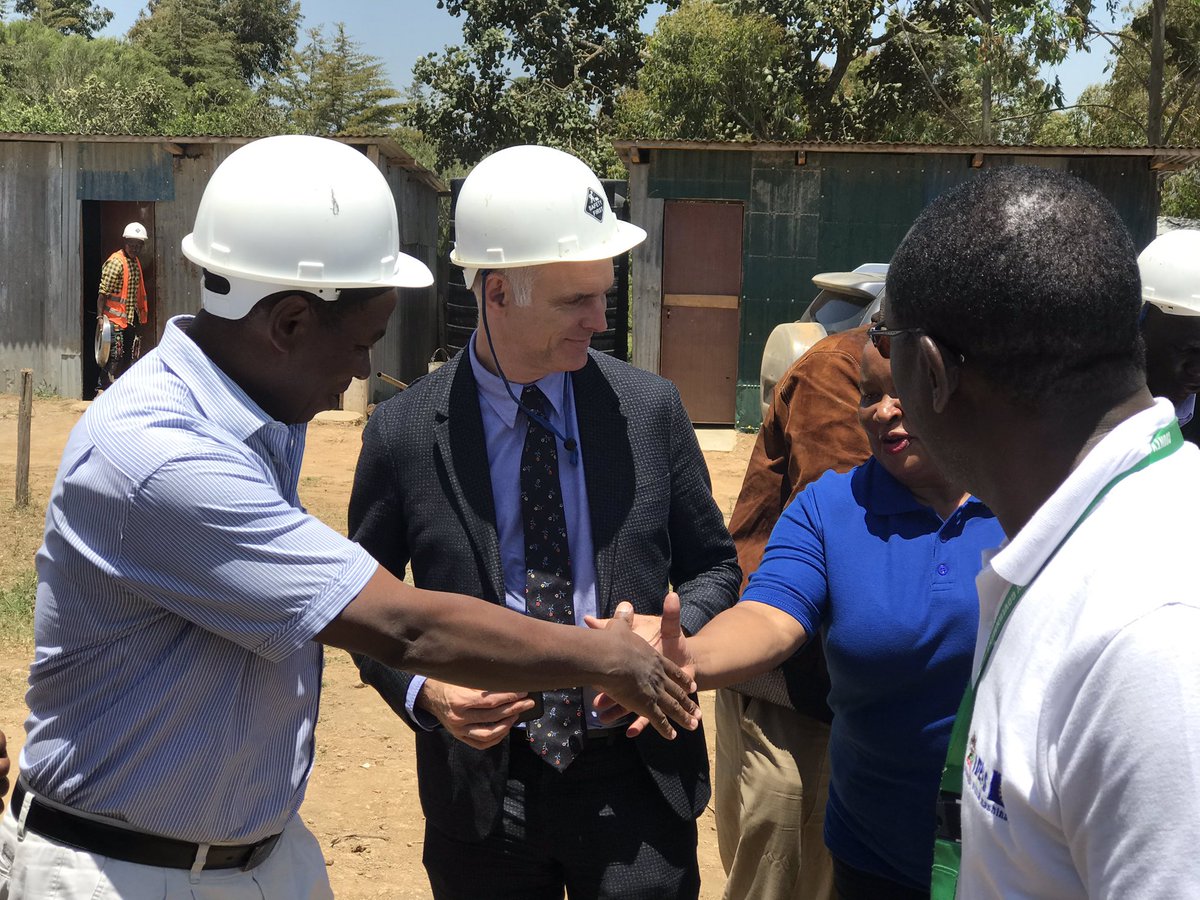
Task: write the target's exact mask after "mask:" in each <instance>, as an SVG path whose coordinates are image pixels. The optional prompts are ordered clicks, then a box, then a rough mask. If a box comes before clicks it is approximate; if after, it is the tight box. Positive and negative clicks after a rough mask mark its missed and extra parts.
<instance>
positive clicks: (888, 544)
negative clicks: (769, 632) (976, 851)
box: [742, 459, 1004, 890]
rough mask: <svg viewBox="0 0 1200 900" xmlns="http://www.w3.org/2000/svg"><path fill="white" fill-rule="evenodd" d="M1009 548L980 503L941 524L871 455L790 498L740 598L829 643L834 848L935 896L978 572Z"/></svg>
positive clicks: (830, 836)
mask: <svg viewBox="0 0 1200 900" xmlns="http://www.w3.org/2000/svg"><path fill="white" fill-rule="evenodd" d="M1003 540H1004V533H1003V531H1002V530H1001V528H1000V525H999V523H998V522H997V521H996V519H995V517H994V516H993V515H992V513H991V511H990V510H989V509H988V508H987V507H986V506H984V505H983V504H982V503H980V502H979V501H978V500H975V499H974V498H971V499H969V500H968V501H967V502H966V503H964V504H963V505H962V506H961V507H960V508H959V509H958V510H957V511H955V512H954V513H953V514H952V515H951V516H950V517H949V518H948V519H947V520H946V521H944V522H943V521H942V520H941V519H940V518H939V517H938V515H937V514H936V513H935V512H934V511H933V510H932V509H930V508H928V507H926V506H922V505H921V504H920V503H919V502H918V501H917V500H916V498H915V497H913V495H912V494H911V493H910V492H909V491H908V489H907V488H905V487H904V486H903V485H902V484H900V483H899V482H898V481H896V479H894V478H893V477H892V476H891V475H889V474H888V472H887V470H886V469H884V468H883V466H881V465H880V464H879V463H878V462H877V461H876V460H874V459H870V460H868V461H867V462H866V463H864V464H863V465H861V466H859V467H858V468H856V469H853V470H851V471H850V472H846V473H836V472H829V473H827V474H825V475H824V476H823V477H822V478H821V479H819V480H818V481H817V482H815V483H814V484H812V485H810V486H809V487H808V488H807V489H806V490H805V491H803V492H802V493H800V494H799V495H798V496H797V497H796V499H795V500H794V501H792V503H791V504H790V505H789V506H788V507H787V509H786V510H784V512H783V515H782V516H781V517H780V519H779V522H778V523H777V524H776V526H775V530H774V531H773V532H772V533H771V539H770V541H769V542H768V544H767V549H766V552H765V554H764V555H763V561H762V565H760V566H759V568H758V571H756V572H755V573H754V575H753V576H752V577H751V579H750V583H749V584H748V585H747V587H746V590H745V592H744V593H743V595H742V600H743V601H745V600H754V601H757V602H759V603H765V604H767V605H769V606H773V607H775V608H777V609H780V610H783V611H784V612H786V613H788V614H789V615H791V616H794V617H795V618H796V620H797V621H798V622H800V624H801V625H803V626H804V630H805V631H806V632H807V633H808V634H809V635H813V634H816V633H817V632H818V631H819V632H820V634H821V638H822V640H823V641H824V642H825V656H826V659H827V661H828V665H829V678H830V682H831V683H832V690H831V691H830V693H829V705H830V707H831V708H832V709H833V716H834V718H833V730H832V734H831V737H830V745H829V746H830V763H831V766H832V770H833V777H832V781H831V784H830V787H829V803H828V806H827V809H826V815H825V842H826V844H828V846H829V849H830V851H831V852H832V853H833V855H834V856H836V857H837V858H839V859H841V860H842V861H843V862H845V863H847V864H849V865H851V866H854V867H855V868H858V869H862V870H863V871H866V872H870V873H872V874H875V875H879V876H881V877H884V878H890V879H892V880H893V881H897V882H900V883H903V884H908V885H911V886H912V887H914V888H922V889H926V890H927V889H928V888H929V873H930V866H931V865H932V862H933V834H934V803H935V800H936V797H937V790H938V780H939V778H940V777H941V771H942V764H943V763H944V762H945V758H946V747H947V745H948V744H949V742H950V728H951V726H952V724H953V722H954V714H955V712H956V711H957V709H958V703H959V700H960V699H961V698H962V693H963V689H964V687H965V686H966V683H967V678H968V677H969V675H970V672H971V658H972V655H973V653H974V650H975V632H976V627H977V626H978V623H979V599H978V596H977V595H976V592H975V576H976V575H977V574H978V572H979V570H980V568H981V566H982V559H981V554H982V552H983V551H984V550H986V549H990V548H993V547H996V546H998V545H999V544H1000V543H1001V542H1002V541H1003Z"/></svg>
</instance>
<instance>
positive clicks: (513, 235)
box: [450, 146, 646, 287]
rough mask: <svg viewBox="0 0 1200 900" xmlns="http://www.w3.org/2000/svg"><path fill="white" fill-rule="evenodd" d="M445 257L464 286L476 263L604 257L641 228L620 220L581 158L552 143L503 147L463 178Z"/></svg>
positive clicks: (638, 238)
mask: <svg viewBox="0 0 1200 900" xmlns="http://www.w3.org/2000/svg"><path fill="white" fill-rule="evenodd" d="M454 237H455V241H454V249H453V250H452V251H451V253H450V261H451V262H452V263H454V264H455V265H457V266H462V267H463V270H464V271H463V275H464V280H465V282H466V285H467V287H470V286H471V285H472V284H473V283H474V281H475V275H476V273H477V272H478V271H479V270H480V269H511V268H515V267H517V266H536V265H544V264H546V263H554V262H583V261H591V260H597V259H611V258H612V257H614V256H618V255H620V254H622V253H624V252H625V251H626V250H628V249H630V248H631V247H634V246H636V245H638V244H640V243H641V242H642V241H643V240H645V238H646V232H644V231H643V230H642V229H640V228H638V227H637V226H636V225H631V224H629V223H628V222H620V221H618V220H617V217H616V215H614V213H613V211H612V207H610V206H609V205H608V199H607V198H606V197H605V195H604V186H603V185H601V184H600V179H598V178H597V177H596V175H595V173H594V172H592V170H591V169H589V168H588V167H587V165H586V164H585V163H584V162H583V161H581V160H579V159H576V158H575V157H574V156H572V155H571V154H570V153H564V152H563V151H562V150H555V149H554V148H553V147H535V146H523V147H509V148H507V149H505V150H499V151H497V152H496V153H493V154H492V155H491V156H489V157H487V158H486V159H484V160H483V161H482V162H480V163H479V165H477V166H476V167H475V168H474V169H472V170H471V174H470V175H468V176H467V178H466V180H465V181H463V185H462V190H461V191H460V192H459V194H458V205H457V206H456V207H455V212H454Z"/></svg>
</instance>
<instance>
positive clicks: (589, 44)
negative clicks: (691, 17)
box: [406, 0, 678, 173]
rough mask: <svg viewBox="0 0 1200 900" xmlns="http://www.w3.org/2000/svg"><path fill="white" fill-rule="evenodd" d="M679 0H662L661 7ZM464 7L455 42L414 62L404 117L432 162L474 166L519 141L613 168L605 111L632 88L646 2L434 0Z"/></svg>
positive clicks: (453, 8)
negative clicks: (430, 151) (459, 40)
mask: <svg viewBox="0 0 1200 900" xmlns="http://www.w3.org/2000/svg"><path fill="white" fill-rule="evenodd" d="M677 2H678V0H668V2H667V5H668V7H673V6H674V5H676V3H677ZM438 5H439V6H443V7H444V8H445V9H446V10H447V11H448V12H449V13H450V14H451V15H454V16H459V15H465V17H466V18H465V19H464V21H463V38H464V43H463V44H462V45H461V46H455V47H447V48H445V50H443V51H442V52H441V53H440V54H439V53H430V54H428V55H426V56H424V57H422V58H421V59H419V60H418V61H417V63H416V65H415V66H414V67H413V75H414V77H415V79H416V82H417V84H418V86H419V87H418V90H417V91H416V92H415V93H414V95H413V97H412V102H411V103H410V105H409V108H408V113H407V116H406V124H408V125H410V126H412V127H415V128H416V129H418V130H419V131H420V132H421V133H422V134H423V135H425V137H426V138H427V139H428V140H429V141H430V142H431V143H432V144H433V145H434V146H435V147H436V148H437V152H436V156H437V160H438V164H439V166H441V167H446V166H449V165H453V164H455V163H458V164H463V165H473V164H474V163H476V162H478V161H479V160H480V159H482V158H483V157H484V156H486V155H487V154H488V153H491V152H492V151H494V150H497V149H499V148H501V147H506V146H510V145H512V144H518V143H545V144H551V145H553V146H557V147H561V148H562V149H565V150H569V151H571V152H573V153H575V154H576V155H577V156H579V157H581V158H582V159H584V160H585V161H586V162H588V164H589V165H591V166H592V167H593V168H594V169H597V170H598V171H600V172H602V173H603V172H605V171H607V170H610V169H617V170H619V163H618V162H617V160H616V157H615V155H614V154H613V152H612V147H611V135H610V132H609V127H610V126H609V116H610V114H611V113H612V110H613V104H614V99H615V97H616V95H617V93H618V91H619V90H620V89H621V88H623V87H627V86H631V85H632V83H633V80H634V76H635V74H636V72H637V70H638V68H639V67H640V65H641V56H640V52H641V49H642V44H643V42H644V40H645V36H644V35H643V34H642V31H641V27H640V25H639V24H638V23H639V21H640V19H641V17H642V15H643V13H644V12H645V11H646V8H647V6H649V5H650V3H649V0H592V2H588V3H570V2H566V0H439V4H438Z"/></svg>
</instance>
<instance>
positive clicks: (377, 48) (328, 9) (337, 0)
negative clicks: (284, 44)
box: [100, 0, 1105, 102]
mask: <svg viewBox="0 0 1200 900" xmlns="http://www.w3.org/2000/svg"><path fill="white" fill-rule="evenodd" d="M100 3H101V5H102V6H106V7H108V8H109V9H111V10H112V11H113V19H112V22H111V23H110V24H109V26H108V28H107V29H105V31H104V32H103V33H104V34H108V35H111V36H120V35H123V34H125V32H126V31H128V30H129V26H131V25H132V24H133V23H134V21H135V20H136V19H137V16H138V13H139V12H140V11H141V10H142V9H144V8H145V6H146V3H145V0H100ZM301 10H302V11H303V13H304V21H303V22H302V23H301V25H302V27H304V28H313V27H316V26H318V25H324V26H326V31H329V30H331V29H330V27H331V26H332V25H333V23H334V22H338V21H341V22H345V23H346V30H347V31H348V32H349V33H350V35H351V36H352V37H353V38H354V40H356V41H358V42H359V43H360V44H361V45H362V49H363V50H364V51H365V52H366V53H369V54H371V55H372V56H377V57H379V59H381V60H383V62H384V63H385V65H386V66H387V71H388V74H389V76H390V77H391V79H392V82H393V84H395V86H396V87H397V88H399V89H401V90H403V89H404V88H406V87H407V86H408V85H409V83H410V82H411V80H412V66H413V63H414V62H415V61H416V59H417V57H419V56H422V55H424V54H426V53H429V52H430V51H434V50H440V49H441V48H442V47H444V46H446V45H447V44H455V43H458V42H459V40H460V38H461V36H462V30H461V24H460V22H459V20H457V19H454V18H452V17H451V16H450V15H449V14H448V13H447V12H446V11H445V10H444V9H438V7H437V3H436V0H301ZM661 12H662V6H661V5H660V4H654V5H653V6H652V8H651V11H650V12H649V13H648V15H647V16H646V18H645V19H644V20H643V27H644V28H645V29H646V30H647V31H649V30H652V29H653V27H654V22H655V21H656V20H657V19H658V17H659V15H660V14H661ZM1104 61H1105V55H1104V53H1102V52H1100V51H1099V50H1097V51H1093V52H1092V53H1077V54H1073V55H1072V56H1071V57H1070V58H1069V59H1068V60H1067V62H1066V63H1064V64H1063V65H1062V66H1060V67H1059V68H1058V71H1057V74H1058V76H1059V78H1060V79H1061V80H1062V85H1063V90H1064V92H1065V94H1066V97H1067V100H1068V102H1073V101H1074V100H1075V99H1076V98H1077V97H1078V96H1079V92H1080V91H1082V90H1083V89H1084V88H1085V87H1087V86H1088V85H1089V84H1093V83H1095V82H1098V81H1102V80H1103V79H1104V73H1103V67H1104Z"/></svg>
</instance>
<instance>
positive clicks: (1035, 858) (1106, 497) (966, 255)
mask: <svg viewBox="0 0 1200 900" xmlns="http://www.w3.org/2000/svg"><path fill="white" fill-rule="evenodd" d="M887 297H888V300H887V306H886V308H885V311H884V322H883V323H882V324H881V326H880V335H879V338H880V343H882V344H884V345H886V347H887V350H888V351H889V352H890V356H891V359H892V371H893V373H894V377H895V381H896V385H897V387H898V388H899V391H900V394H901V396H902V398H903V401H904V410H905V413H906V415H907V416H908V417H909V418H910V419H911V420H912V421H913V428H914V430H915V431H918V432H919V433H920V434H921V435H922V436H923V437H924V438H925V441H926V444H927V446H928V447H929V448H930V452H931V453H933V454H935V456H936V458H937V461H938V463H939V465H940V466H941V467H942V469H943V470H944V471H945V472H947V474H948V475H951V476H952V477H953V478H954V479H955V480H956V481H957V482H959V483H961V484H963V485H965V486H966V487H968V488H969V489H970V490H971V492H972V493H973V494H975V495H976V496H978V497H979V498H980V499H981V500H983V501H984V502H985V503H987V505H988V506H989V507H991V509H992V510H994V511H995V513H996V516H997V517H998V519H999V520H1000V523H1001V524H1002V525H1003V527H1004V530H1005V532H1006V534H1007V536H1008V540H1007V541H1006V543H1005V544H1004V545H1003V546H1002V547H1001V548H999V549H998V550H997V551H996V552H995V553H993V554H989V556H990V558H989V559H987V560H986V565H985V567H984V569H983V571H982V572H981V574H980V576H979V579H978V586H979V597H980V604H981V616H980V629H981V632H980V637H979V642H978V646H977V650H976V665H975V671H976V674H978V673H979V671H980V668H981V667H982V668H983V675H982V678H981V680H980V681H979V682H978V691H977V696H976V699H975V703H974V708H973V714H972V715H971V717H970V719H969V720H967V721H969V726H967V731H966V732H964V735H963V736H964V752H963V754H962V756H961V757H959V758H957V759H955V760H952V761H951V765H955V766H957V765H962V766H963V789H962V801H961V807H960V809H961V834H962V863H961V871H960V874H959V879H958V895H957V896H958V897H960V898H971V900H974V898H979V897H985V898H990V897H994V898H1006V900H1008V898H1020V897H1030V898H1032V897H1038V898H1041V897H1054V898H1083V897H1107V898H1121V900H1128V898H1143V897H1146V898H1184V897H1197V896H1200V652H1197V647H1198V646H1200V599H1198V597H1197V591H1196V588H1195V586H1194V584H1195V578H1194V575H1193V571H1192V570H1193V569H1194V566H1195V550H1194V545H1195V520H1194V516H1195V513H1194V511H1195V509H1196V508H1197V506H1198V505H1200V452H1198V451H1197V449H1196V448H1195V447H1194V446H1192V445H1190V444H1187V443H1185V442H1183V440H1182V438H1181V437H1180V436H1179V429H1178V426H1177V424H1176V421H1175V409H1174V407H1173V406H1172V404H1171V403H1170V402H1168V401H1165V400H1159V401H1155V400H1153V399H1152V397H1151V394H1150V392H1149V391H1148V390H1147V389H1146V378H1145V371H1144V362H1143V350H1142V343H1141V340H1140V336H1139V331H1138V317H1139V309H1140V307H1141V288H1140V284H1139V277H1138V266H1137V259H1136V254H1135V251H1134V248H1133V246H1132V244H1131V242H1130V238H1129V235H1128V233H1127V231H1126V229H1125V226H1124V225H1123V224H1122V222H1121V220H1120V218H1119V217H1118V216H1117V214H1116V212H1115V210H1114V209H1113V208H1112V206H1111V205H1110V204H1109V203H1108V201H1106V200H1105V199H1104V198H1103V197H1102V196H1101V195H1100V194H1099V193H1098V192H1097V191H1096V190H1094V189H1093V188H1091V187H1090V186H1088V185H1087V184H1085V183H1084V182H1082V181H1080V180H1077V179H1075V178H1073V177H1071V176H1067V175H1064V174H1061V173H1056V172H1050V171H1046V170H1040V169H1024V168H1019V167H1011V168H1010V167H1005V168H1002V169H995V170H991V171H987V172H983V173H980V175H979V177H977V178H974V179H973V180H972V181H970V182H968V183H967V184H964V185H962V186H960V187H958V188H955V189H953V190H951V191H949V192H948V193H946V194H945V195H943V196H942V197H940V198H939V199H938V200H936V201H935V202H934V203H933V204H931V205H930V206H929V207H928V208H927V209H926V210H925V211H924V212H923V213H922V214H921V216H920V217H919V218H918V219H917V221H916V223H915V224H914V225H913V228H912V230H911V231H910V232H909V234H908V236H907V237H906V238H905V240H904V242H903V244H902V245H901V247H900V249H899V250H898V251H897V253H896V255H895V257H894V258H893V260H892V264H891V268H890V269H889V272H888V284H887ZM1114 481H1115V484H1114V483H1113V482H1114ZM1097 498H1099V501H1098V502H1094V501H1096V500H1097ZM1076 526H1077V527H1076ZM1013 585H1019V586H1027V590H1026V591H1025V592H1024V593H1023V594H1020V595H1019V599H1018V600H1017V602H1016V604H1015V606H1012V609H1011V615H1010V616H1008V617H1007V618H1005V617H1004V614H1003V612H1002V611H1000V608H1001V604H1002V601H1003V600H1004V599H1005V598H1006V597H1007V598H1009V600H1010V601H1011V599H1012V596H1013V592H1011V591H1010V588H1011V587H1012V586H1013ZM997 620H999V621H1001V622H1002V623H1003V624H1002V627H1000V628H999V629H998V636H997V637H996V640H995V643H994V650H993V652H992V653H991V655H990V658H989V659H988V661H987V662H986V664H985V663H984V657H985V656H986V655H987V654H986V649H987V647H988V646H989V644H990V639H991V631H992V627H993V623H994V622H996V621H997ZM963 718H964V717H963V716H960V719H963ZM963 725H966V722H964V723H963ZM930 799H931V802H932V801H933V798H930ZM935 884H936V878H935ZM934 896H935V898H936V897H938V896H939V894H938V892H937V891H936V890H935V893H934Z"/></svg>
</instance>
